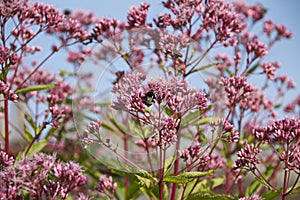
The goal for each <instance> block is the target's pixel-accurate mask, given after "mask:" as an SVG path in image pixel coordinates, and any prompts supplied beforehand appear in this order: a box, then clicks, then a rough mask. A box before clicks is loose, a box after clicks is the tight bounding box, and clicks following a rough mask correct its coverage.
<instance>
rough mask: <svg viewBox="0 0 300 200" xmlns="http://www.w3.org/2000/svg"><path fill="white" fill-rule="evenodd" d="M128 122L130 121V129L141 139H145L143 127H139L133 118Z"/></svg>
mask: <svg viewBox="0 0 300 200" xmlns="http://www.w3.org/2000/svg"><path fill="white" fill-rule="evenodd" d="M128 123H129V129H130V130H131V131H133V132H134V133H135V134H136V135H138V136H139V137H140V138H141V139H144V136H143V132H142V129H143V127H138V125H137V124H136V123H135V121H133V122H132V121H131V120H129V121H128ZM147 127H148V126H147ZM147 127H146V128H147ZM145 131H146V130H145ZM145 135H146V134H145Z"/></svg>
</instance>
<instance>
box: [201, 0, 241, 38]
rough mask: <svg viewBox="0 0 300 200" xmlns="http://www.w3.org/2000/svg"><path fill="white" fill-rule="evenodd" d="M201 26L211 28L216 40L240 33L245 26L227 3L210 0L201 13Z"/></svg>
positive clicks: (206, 28) (239, 16)
mask: <svg viewBox="0 0 300 200" xmlns="http://www.w3.org/2000/svg"><path fill="white" fill-rule="evenodd" d="M203 17H204V18H203V23H202V25H201V26H202V27H203V28H204V29H205V30H207V31H208V30H211V29H212V30H213V31H214V34H215V37H216V40H218V41H221V42H224V41H225V40H227V39H228V38H231V37H232V36H234V35H236V34H238V33H240V32H241V31H242V30H243V29H244V28H245V27H246V26H245V24H244V23H243V17H242V16H241V15H240V14H238V13H237V12H235V11H234V10H233V9H232V7H231V5H230V4H229V3H226V2H224V1H220V0H211V1H210V2H209V4H208V5H207V7H206V9H205V11H204V15H203Z"/></svg>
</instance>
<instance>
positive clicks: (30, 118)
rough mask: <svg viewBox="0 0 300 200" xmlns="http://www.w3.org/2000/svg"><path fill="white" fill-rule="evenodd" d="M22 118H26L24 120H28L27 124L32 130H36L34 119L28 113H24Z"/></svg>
mask: <svg viewBox="0 0 300 200" xmlns="http://www.w3.org/2000/svg"><path fill="white" fill-rule="evenodd" d="M24 118H25V119H26V121H27V122H28V124H29V125H30V126H31V128H32V129H33V130H36V124H35V122H34V120H33V119H32V116H31V115H29V114H26V113H25V114H24Z"/></svg>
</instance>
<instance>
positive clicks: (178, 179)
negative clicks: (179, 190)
mask: <svg viewBox="0 0 300 200" xmlns="http://www.w3.org/2000/svg"><path fill="white" fill-rule="evenodd" d="M213 173H214V170H209V171H206V172H183V173H181V174H179V175H177V176H165V177H164V179H163V181H164V182H169V183H178V184H183V183H188V182H190V181H191V180H192V179H194V178H199V177H202V176H207V175H211V174H213Z"/></svg>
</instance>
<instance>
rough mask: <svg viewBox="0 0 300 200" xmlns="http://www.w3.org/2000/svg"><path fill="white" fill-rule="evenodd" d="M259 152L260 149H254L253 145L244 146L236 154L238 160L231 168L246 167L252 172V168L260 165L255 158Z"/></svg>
mask: <svg viewBox="0 0 300 200" xmlns="http://www.w3.org/2000/svg"><path fill="white" fill-rule="evenodd" d="M260 152H261V149H259V148H255V146H254V144H251V145H249V144H246V146H245V147H244V148H243V149H241V150H240V151H239V152H238V153H237V156H238V158H237V160H236V161H235V165H234V167H233V168H234V169H236V168H240V167H246V168H248V169H250V170H254V169H255V168H254V166H255V165H257V164H259V163H260V160H259V158H258V157H257V154H259V153H260Z"/></svg>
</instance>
